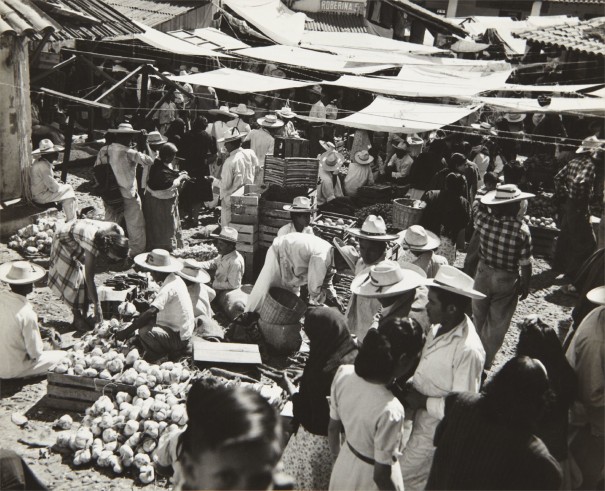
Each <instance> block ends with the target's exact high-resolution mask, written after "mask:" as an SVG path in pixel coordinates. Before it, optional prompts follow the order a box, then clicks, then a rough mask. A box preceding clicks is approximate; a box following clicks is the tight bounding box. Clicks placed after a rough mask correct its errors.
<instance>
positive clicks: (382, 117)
mask: <svg viewBox="0 0 605 491" xmlns="http://www.w3.org/2000/svg"><path fill="white" fill-rule="evenodd" d="M480 106H481V105H480V104H479V105H478V104H475V105H473V106H448V105H446V104H425V103H420V102H408V101H398V100H397V99H390V98H388V97H377V98H376V99H375V100H374V102H372V104H370V105H369V106H368V107H366V108H365V109H362V110H361V111H359V112H357V113H354V114H351V115H350V116H347V117H345V118H341V119H331V120H323V119H317V118H308V117H304V116H299V117H301V119H306V120H308V121H321V122H324V121H325V122H329V123H332V124H339V125H342V126H347V127H350V128H358V129H362V130H369V131H386V132H389V133H408V134H409V133H422V132H424V131H434V130H437V129H439V128H443V127H444V126H446V125H448V124H452V123H455V122H456V121H459V120H460V119H462V118H464V117H466V116H468V115H469V114H471V113H473V112H475V111H476V110H477V109H478V108H479V107H480Z"/></svg>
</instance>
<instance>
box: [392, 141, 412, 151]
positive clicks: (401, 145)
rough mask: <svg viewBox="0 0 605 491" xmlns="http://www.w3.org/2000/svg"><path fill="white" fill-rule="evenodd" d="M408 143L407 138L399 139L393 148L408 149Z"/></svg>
mask: <svg viewBox="0 0 605 491" xmlns="http://www.w3.org/2000/svg"><path fill="white" fill-rule="evenodd" d="M408 145H409V144H408V142H407V141H406V140H399V141H398V142H397V143H393V148H395V149H396V150H408V148H409V147H408Z"/></svg>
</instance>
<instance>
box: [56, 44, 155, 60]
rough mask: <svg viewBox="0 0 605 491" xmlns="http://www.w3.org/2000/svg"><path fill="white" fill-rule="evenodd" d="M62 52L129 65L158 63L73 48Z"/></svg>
mask: <svg viewBox="0 0 605 491" xmlns="http://www.w3.org/2000/svg"><path fill="white" fill-rule="evenodd" d="M61 51H64V52H65V53H73V54H75V55H85V56H90V57H91V58H103V59H104V60H112V61H127V62H129V63H150V64H154V63H156V61H155V60H151V59H147V58H133V57H130V56H116V55H106V54H105V53H92V52H91V51H78V50H76V49H71V48H62V49H61Z"/></svg>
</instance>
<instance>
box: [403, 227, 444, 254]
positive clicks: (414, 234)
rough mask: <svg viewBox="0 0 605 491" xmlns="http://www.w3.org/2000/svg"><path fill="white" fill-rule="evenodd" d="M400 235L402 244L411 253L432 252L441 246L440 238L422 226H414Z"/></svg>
mask: <svg viewBox="0 0 605 491" xmlns="http://www.w3.org/2000/svg"><path fill="white" fill-rule="evenodd" d="M398 235H399V236H400V237H401V243H402V244H403V245H404V246H405V247H407V248H408V249H409V250H410V251H432V250H434V249H437V247H439V245H440V244H441V239H440V238H439V236H438V235H437V234H434V233H433V232H431V231H430V230H426V229H425V228H424V227H423V226H422V225H412V226H410V227H409V228H407V229H405V230H403V231H401V232H399V234H398Z"/></svg>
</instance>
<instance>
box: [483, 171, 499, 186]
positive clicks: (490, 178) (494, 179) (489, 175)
mask: <svg viewBox="0 0 605 491" xmlns="http://www.w3.org/2000/svg"><path fill="white" fill-rule="evenodd" d="M483 182H484V183H485V184H498V176H497V175H496V174H495V173H493V172H486V173H485V174H484V175H483Z"/></svg>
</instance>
